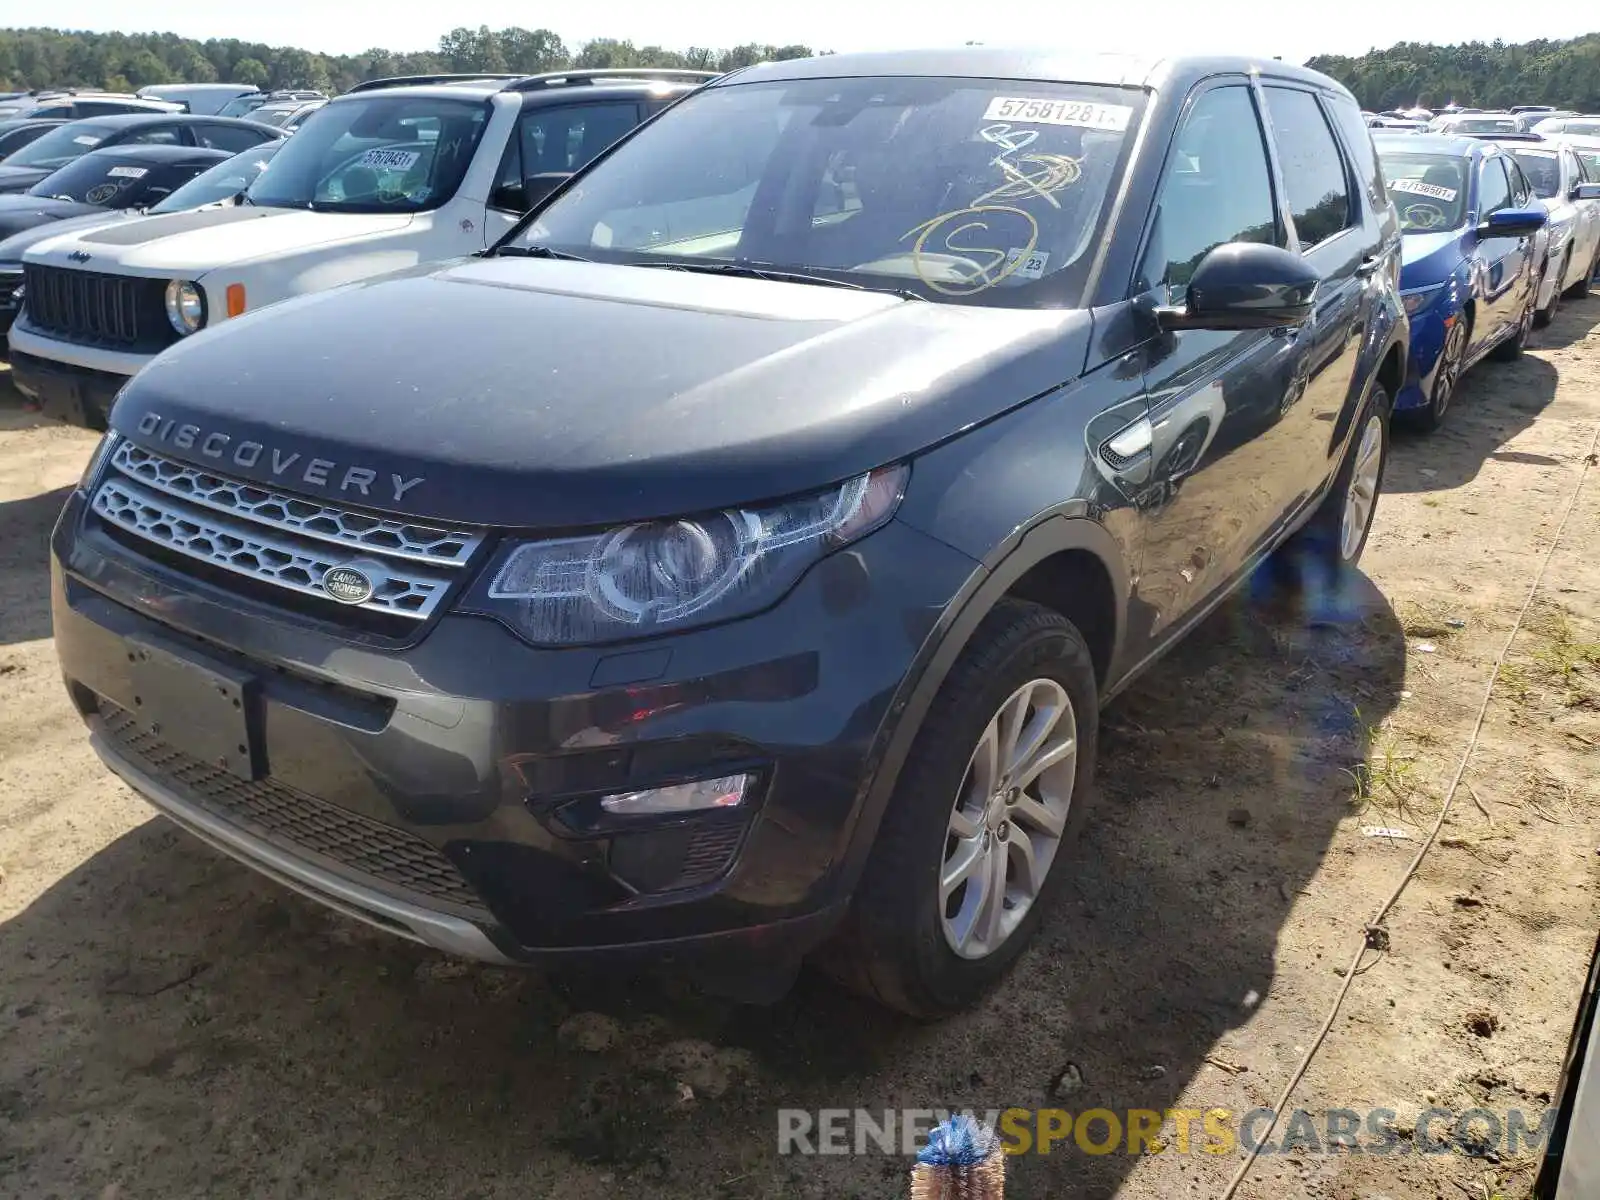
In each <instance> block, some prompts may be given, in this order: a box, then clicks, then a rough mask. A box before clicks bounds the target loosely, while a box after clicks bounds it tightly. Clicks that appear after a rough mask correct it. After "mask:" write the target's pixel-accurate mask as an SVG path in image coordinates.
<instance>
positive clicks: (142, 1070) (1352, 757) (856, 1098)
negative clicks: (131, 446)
mask: <svg viewBox="0 0 1600 1200" xmlns="http://www.w3.org/2000/svg"><path fill="white" fill-rule="evenodd" d="M17 515H18V514H13V515H12V516H13V519H15V518H16V517H17ZM21 515H22V516H23V517H25V518H26V523H27V525H28V528H30V529H32V530H34V531H35V533H37V532H39V531H40V530H42V529H43V528H44V526H45V524H46V521H45V517H44V515H43V509H42V507H41V508H40V510H39V511H38V512H31V513H29V514H21ZM1356 589H1357V591H1356V594H1355V595H1354V596H1352V597H1351V598H1350V599H1351V600H1352V602H1353V603H1352V606H1351V608H1350V611H1349V612H1348V615H1347V619H1346V620H1344V621H1343V622H1342V623H1340V624H1337V625H1334V626H1332V627H1326V628H1307V627H1305V626H1303V625H1301V624H1299V623H1295V622H1286V621H1284V620H1282V619H1281V618H1279V619H1276V620H1269V619H1267V616H1266V614H1264V613H1263V612H1262V611H1261V610H1259V609H1257V608H1255V607H1252V605H1251V604H1250V602H1248V601H1247V600H1240V601H1238V602H1236V603H1235V604H1234V605H1233V606H1232V607H1230V608H1228V609H1226V610H1225V611H1223V612H1220V613H1218V614H1216V615H1214V616H1213V617H1212V618H1211V619H1210V620H1208V621H1207V622H1206V623H1205V624H1204V625H1203V626H1202V627H1201V628H1200V629H1199V630H1198V631H1197V632H1196V634H1195V635H1193V636H1192V637H1190V638H1189V639H1188V640H1187V642H1186V643H1185V644H1184V645H1183V646H1182V647H1181V648H1180V649H1179V650H1178V651H1177V652H1176V653H1175V654H1174V655H1173V657H1171V658H1170V659H1168V660H1167V661H1166V662H1164V663H1163V664H1161V665H1160V666H1158V667H1157V668H1156V669H1155V670H1154V671H1153V672H1152V673H1151V674H1150V675H1149V676H1147V677H1146V678H1145V679H1144V681H1142V682H1141V683H1140V684H1138V685H1136V686H1135V687H1134V688H1133V689H1132V690H1131V691H1130V692H1129V693H1128V694H1127V695H1125V696H1124V697H1123V698H1121V699H1120V700H1119V701H1118V702H1117V703H1116V704H1115V705H1113V706H1112V708H1111V710H1109V711H1108V713H1107V715H1106V732H1105V736H1104V749H1103V756H1102V762H1101V768H1100V778H1101V780H1102V781H1103V787H1102V794H1101V796H1100V797H1099V799H1098V808H1097V814H1096V816H1095V818H1094V819H1093V820H1092V821H1091V822H1090V826H1089V832H1088V834H1087V835H1086V839H1085V842H1084V844H1083V845H1081V846H1080V847H1079V848H1078V850H1077V851H1076V852H1075V853H1074V855H1073V858H1072V859H1071V861H1070V863H1068V864H1065V868H1066V869H1070V870H1072V871H1073V872H1074V879H1073V881H1072V886H1071V888H1070V889H1068V890H1067V891H1066V893H1065V895H1064V899H1063V903H1062V904H1061V906H1060V908H1059V909H1058V910H1057V911H1055V912H1054V913H1052V914H1051V916H1050V917H1049V918H1048V919H1047V921H1046V922H1045V924H1044V926H1043V928H1042V930H1041V934H1040V937H1039V941H1038V943H1037V946H1036V948H1035V949H1034V950H1033V951H1032V952H1031V953H1030V954H1029V955H1028V956H1027V957H1026V958H1025V959H1024V960H1023V961H1022V963H1021V965H1020V967H1019V969H1018V970H1017V971H1016V972H1015V974H1014V975H1013V976H1012V977H1011V978H1010V979H1009V980H1008V981H1007V982H1006V984H1005V985H1004V986H1003V987H1002V988H1001V989H1000V990H999V991H998V992H996V993H995V994H994V995H993V996H992V997H991V998H990V999H989V1000H988V1001H987V1002H986V1003H985V1004H984V1005H983V1006H982V1007H981V1008H979V1009H978V1010H977V1011H974V1012H972V1013H969V1014H966V1015H963V1016H961V1017H959V1018H956V1019H953V1020H950V1021H947V1022H945V1023H943V1024H940V1025H936V1026H928V1025H917V1024H913V1023H909V1022H906V1021H903V1020H900V1019H897V1018H895V1017H893V1016H890V1015H889V1014H887V1013H885V1012H882V1011H880V1010H878V1009H876V1008H874V1007H872V1006H871V1005H870V1004H867V1003H865V1002H863V1001H860V1000H857V999H856V998H854V997H852V996H850V995H847V994H844V993H842V992H840V991H838V990H836V989H835V988H834V987H833V986H832V985H831V984H830V983H828V982H826V981H824V980H822V979H820V978H818V977H816V976H813V975H809V974H808V975H807V976H805V977H804V978H803V979H802V981H801V983H800V985H799V986H798V988H797V989H796V991H795V992H794V993H793V994H792V995H791V996H789V997H788V998H787V999H786V1000H785V1001H783V1002H782V1003H780V1004H779V1005H777V1006H776V1007H774V1008H770V1009H752V1008H741V1007H738V1006H735V1005H731V1004H728V1003H724V1002H721V1001H717V1000H713V999H708V998H706V997H703V996H700V995H697V994H695V993H693V992H692V991H690V990H689V989H687V988H686V987H684V986H683V985H681V984H677V983H674V982H672V981H659V980H658V981H651V980H640V981H630V982H628V983H626V984H624V983H621V982H619V981H617V980H615V979H598V978H582V977H572V976H567V977H561V978H556V977H548V976H544V975H539V974H521V973H515V972H504V971H497V970H492V969H485V968H481V967H477V966H471V965H465V964H456V963H453V962H449V961H446V960H444V959H441V958H439V957H437V956H435V955H433V954H431V953H430V952H426V951H423V950H421V949H418V948H415V947H413V946H411V945H409V944H407V943H403V942H399V941H396V940H393V939H389V938H386V937H384V936H383V935H379V934H376V933H371V932H369V931H367V930H366V929H365V927H363V926H359V925H354V924H352V923H350V922H347V921H345V920H344V919H343V918H340V917H336V916H333V915H331V914H328V913H326V912H324V911H323V910H321V909H320V908H318V907H316V906H314V905H312V904H310V903H309V902H306V901H302V900H301V899H300V898H299V897H297V896H294V895H291V894H288V893H285V892H283V891H281V890H280V889H278V888H276V887H275V886H273V885H272V884H270V883H267V882H265V881H262V880H260V879H258V878H257V877H256V876H254V875H253V874H252V873H250V872H249V871H247V870H245V869H244V868H242V867H240V866H237V865H236V864H234V863H233V862H231V861H230V860H227V859H224V858H221V857H219V856H217V855H215V854H213V853H212V852H211V851H209V850H208V849H206V848H204V847H202V846H201V845H199V844H198V843H196V842H195V841H193V840H192V839H190V838H188V837H187V836H186V835H184V834H181V833H180V832H179V831H177V830H176V829H175V828H174V827H172V826H170V825H169V824H167V823H165V822H164V821H160V820H152V821H150V822H148V823H146V824H144V825H142V826H140V827H139V828H137V829H135V830H133V831H132V832H130V833H128V834H126V835H125V836H123V837H121V838H119V839H118V840H116V841H115V842H113V843H112V844H110V845H108V846H107V847H106V848H105V849H104V850H102V851H101V852H99V853H98V854H96V855H94V856H93V857H92V858H90V859H88V860H87V861H85V862H83V863H82V864H81V865H80V866H79V867H78V868H77V869H76V870H74V871H72V872H71V873H70V874H68V875H66V876H65V877H64V878H61V879H60V880H59V881H57V882H56V883H55V884H54V885H53V886H51V887H50V888H49V889H48V890H47V891H45V892H44V893H43V894H42V895H40V896H39V897H38V899H37V900H35V901H34V902H33V903H32V904H30V905H29V906H28V907H27V908H25V909H24V910H23V911H21V912H20V913H19V914H17V915H16V916H15V917H13V918H12V919H11V920H9V921H8V922H6V923H5V924H4V925H3V926H0V978H4V979H5V980H6V984H5V988H4V992H3V994H0V1044H4V1045H6V1046H7V1047H8V1050H7V1052H6V1054H5V1055H4V1056H0V1119H3V1120H4V1123H5V1128H6V1138H5V1139H4V1140H3V1141H0V1193H4V1194H11V1195H30V1196H32V1195H39V1196H42V1195H46V1194H50V1193H59V1194H62V1195H85V1194H95V1195H99V1194H102V1190H103V1189H105V1188H106V1187H108V1186H109V1185H111V1184H114V1183H117V1184H120V1185H121V1187H122V1189H123V1190H124V1192H125V1193H136V1194H140V1195H144V1194H149V1195H199V1194H209V1195H217V1194H236V1195H243V1194H251V1195H279V1194H281V1195H291V1194H314V1195H318V1196H325V1197H355V1196H369V1195H402V1194H403V1195H408V1196H414V1195H439V1196H450V1197H452V1200H465V1198H468V1197H483V1198H487V1197H499V1196H506V1197H510V1196H517V1197H523V1196H536V1197H544V1196H561V1197H566V1196H595V1197H602V1196H613V1195H615V1196H637V1195H651V1196H655V1197H663V1198H668V1200H672V1198H677V1197H684V1198H688V1197H693V1198H694V1200H715V1198H722V1197H726V1198H728V1200H733V1198H735V1197H737V1198H741V1200H742V1198H745V1197H773V1198H777V1197H786V1198H787V1197H819V1198H822V1197H826V1198H827V1200H837V1198H840V1197H846V1196H857V1197H884V1198H895V1197H900V1196H902V1195H903V1194H904V1188H905V1184H904V1178H905V1176H904V1173H905V1170H906V1167H907V1160H905V1159H904V1158H902V1157H898V1156H885V1155H874V1156H870V1157H867V1158H865V1159H860V1158H848V1157H843V1158H840V1157H817V1158H805V1159H801V1158H796V1157H787V1158H784V1157H780V1156H779V1155H778V1154H777V1129H778V1116H777V1113H778V1110H779V1109H780V1108H801V1109H818V1108H850V1107H856V1106H861V1107H865V1108H869V1109H873V1110H882V1109H884V1108H891V1107H895V1108H898V1107H914V1108H927V1107H933V1106H939V1105H946V1106H960V1107H965V1106H970V1107H972V1108H974V1109H978V1110H985V1109H989V1108H1004V1107H1008V1106H1013V1105H1015V1106H1023V1107H1029V1108H1033V1107H1044V1106H1060V1107H1066V1108H1070V1109H1072V1110H1074V1111H1082V1110H1083V1109H1086V1108H1089V1107H1103V1108H1108V1109H1111V1110H1119V1109H1120V1110H1126V1109H1128V1108H1133V1107H1137V1108H1150V1109H1164V1108H1166V1107H1168V1106H1170V1105H1171V1104H1172V1103H1173V1102H1174V1100H1175V1099H1176V1097H1177V1096H1178V1095H1179V1093H1180V1092H1181V1091H1182V1089H1183V1088H1184V1087H1185V1086H1186V1085H1187V1084H1188V1083H1190V1081H1191V1080H1193V1079H1194V1078H1195V1077H1196V1074H1197V1072H1198V1071H1200V1070H1201V1068H1202V1064H1203V1063H1204V1061H1205V1058H1206V1055H1207V1054H1208V1053H1209V1052H1211V1051H1212V1049H1213V1048H1214V1046H1215V1045H1216V1043H1217V1040H1218V1038H1219V1037H1221V1036H1222V1035H1224V1034H1225V1033H1227V1032H1229V1031H1230V1030H1233V1029H1235V1028H1236V1027H1238V1026H1239V1025H1241V1024H1242V1023H1243V1022H1245V1021H1246V1020H1247V1019H1248V1017H1249V1016H1250V1015H1251V1013H1252V1011H1253V1008H1252V1006H1253V1005H1254V1004H1255V1003H1256V1002H1257V1001H1256V998H1258V997H1263V996H1266V995H1267V994H1268V992H1269V990H1270V989H1271V988H1272V985H1273V963H1274V953H1275V950H1276V947H1277V943H1278V939H1279V936H1280V931H1281V929H1282V927H1283V924H1284V922H1285V920H1286V919H1287V917H1288V914H1289V910H1290V906H1291V903H1292V902H1293V900H1294V898H1295V894H1296V892H1297V890H1298V889H1299V888H1301V887H1302V886H1304V885H1305V884H1306V882H1307V881H1308V880H1309V879H1310V878H1311V877H1312V875H1313V874H1314V873H1315V872H1316V870H1317V869H1318V867H1319V865H1320V864H1321V862H1322V860H1323V857H1324V855H1325V853H1326V851H1327V847H1328V845H1329V842H1330V839H1331V837H1332V835H1333V831H1334V827H1335V824H1336V823H1337V822H1338V821H1339V820H1340V819H1341V818H1342V817H1343V816H1345V815H1346V814H1347V813H1348V811H1349V807H1348V806H1349V796H1350V787H1349V778H1348V776H1347V775H1345V774H1344V769H1345V768H1350V767H1352V766H1354V765H1355V764H1356V763H1357V762H1359V761H1360V760H1361V759H1362V757H1363V755H1364V752H1365V744H1364V738H1365V726H1366V724H1368V723H1376V722H1378V721H1380V720H1381V719H1382V718H1383V717H1384V716H1385V715H1386V714H1387V713H1388V712H1389V711H1390V710H1391V709H1392V708H1393V707H1394V705H1395V704H1396V703H1397V699H1398V695H1399V689H1400V687H1401V680H1402V677H1403V667H1404V652H1405V643H1404V637H1403V635H1402V633H1401V630H1400V628H1399V625H1398V623H1397V621H1396V619H1395V617H1394V614H1393V613H1392V612H1391V611H1390V609H1389V608H1388V606H1387V604H1386V603H1385V602H1384V601H1383V599H1382V597H1381V596H1379V595H1378V593H1377V592H1376V590H1375V589H1373V588H1372V587H1371V585H1370V584H1368V583H1367V582H1366V581H1365V580H1364V579H1361V580H1359V581H1358V582H1357V584H1356ZM42 619H43V618H42V616H40V617H37V618H36V620H42ZM1358 713H1359V716H1358V715H1357V714H1358ZM1058 869H1062V868H1059V867H1058ZM579 1013H585V1014H588V1015H586V1016H582V1017H579V1018H577V1019H576V1020H574V1014H579ZM1133 1161H1134V1160H1132V1159H1129V1158H1128V1157H1126V1156H1123V1155H1112V1156H1107V1157H1100V1158H1088V1157H1086V1156H1084V1155H1081V1154H1076V1153H1062V1154H1058V1155H1055V1156H1052V1157H1035V1156H1030V1157H1028V1158H1026V1159H1021V1160H1016V1161H1015V1162H1014V1163H1013V1168H1012V1183H1011V1185H1010V1188H1009V1189H1008V1195H1010V1196H1011V1197H1013V1200H1037V1198H1043V1197H1045V1196H1049V1197H1052V1198H1053V1200H1066V1198H1068V1197H1086V1198H1098V1197H1108V1196H1110V1195H1112V1194H1113V1192H1114V1191H1115V1190H1116V1188H1117V1187H1118V1185H1119V1183H1120V1182H1121V1180H1122V1179H1123V1178H1124V1176H1125V1174H1126V1172H1127V1171H1128V1169H1129V1167H1130V1164H1131V1163H1132V1162H1133Z"/></svg>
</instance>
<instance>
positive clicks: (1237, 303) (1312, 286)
mask: <svg viewBox="0 0 1600 1200" xmlns="http://www.w3.org/2000/svg"><path fill="white" fill-rule="evenodd" d="M1321 281H1322V277H1321V276H1320V275H1318V274H1317V272H1316V271H1315V270H1314V269H1312V267H1311V264H1309V263H1308V262H1306V260H1305V259H1303V258H1301V257H1300V256H1299V255H1298V254H1291V253H1290V252H1289V251H1287V250H1283V249H1280V248H1279V247H1277V246H1264V245H1262V244H1260V243H1259V242H1230V243H1228V244H1226V245H1222V246H1218V247H1216V248H1215V249H1214V250H1212V251H1210V252H1209V253H1208V254H1207V255H1206V256H1205V257H1204V258H1202V259H1201V260H1200V265H1199V266H1197V267H1196V268H1195V270H1194V275H1193V276H1191V277H1190V279H1189V297H1188V302H1187V303H1186V304H1184V306H1183V307H1182V308H1177V307H1161V308H1157V309H1156V310H1155V318H1156V322H1157V324H1159V325H1160V326H1161V328H1162V329H1165V330H1169V331H1176V330H1180V329H1216V330H1228V331H1239V330H1245V329H1277V328H1280V327H1282V326H1285V325H1304V324H1305V323H1306V321H1308V320H1310V318H1311V313H1312V309H1313V306H1314V304H1315V299H1316V292H1317V284H1318V283H1320V282H1321Z"/></svg>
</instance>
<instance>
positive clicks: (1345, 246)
mask: <svg viewBox="0 0 1600 1200" xmlns="http://www.w3.org/2000/svg"><path fill="white" fill-rule="evenodd" d="M1262 92H1263V93H1264V94H1265V96H1266V101H1267V116H1268V118H1269V119H1270V122H1271V127H1272V135H1273V142H1274V145H1275V146H1276V149H1277V158H1278V166H1279V170H1280V171H1281V173H1282V176H1283V188H1284V195H1285V197H1286V199H1287V200H1288V205H1289V218H1290V222H1291V226H1292V228H1293V231H1294V233H1295V236H1296V239H1297V241H1298V244H1299V248H1300V252H1301V253H1302V254H1303V255H1305V257H1306V260H1307V261H1308V262H1309V263H1310V264H1311V265H1312V266H1313V267H1314V268H1316V271H1317V273H1318V274H1319V275H1321V276H1322V282H1321V283H1320V284H1319V285H1318V286H1317V304H1316V313H1315V315H1314V316H1313V317H1312V319H1311V322H1310V324H1309V325H1308V326H1307V327H1306V329H1304V330H1303V331H1302V332H1301V334H1300V337H1301V340H1302V341H1304V342H1305V343H1306V351H1307V353H1308V354H1309V356H1310V361H1309V363H1308V364H1307V371H1308V375H1307V379H1306V391H1305V397H1304V399H1303V400H1302V401H1301V402H1300V403H1299V404H1298V405H1297V406H1296V407H1295V408H1294V409H1293V410H1292V411H1290V412H1288V413H1286V414H1285V419H1286V420H1287V421H1289V422H1290V423H1291V424H1292V426H1293V428H1294V429H1295V430H1296V431H1297V436H1299V437H1303V438H1304V439H1305V442H1304V444H1305V446H1306V447H1307V448H1308V449H1309V448H1310V447H1312V446H1316V445H1320V446H1321V447H1323V448H1324V449H1325V450H1327V451H1328V452H1329V454H1331V453H1332V452H1333V450H1334V448H1335V438H1334V436H1333V435H1334V433H1335V431H1336V430H1337V429H1340V428H1342V426H1341V425H1340V422H1339V416H1340V414H1341V413H1342V412H1343V411H1344V410H1345V409H1346V407H1347V406H1348V404H1349V400H1350V392H1351V389H1352V387H1353V386H1354V385H1355V372H1356V363H1357V360H1358V359H1359V358H1360V352H1361V339H1362V336H1363V334H1364V333H1365V331H1366V315H1367V312H1366V310H1367V301H1368V298H1369V295H1370V293H1369V290H1368V284H1369V282H1370V279H1371V276H1372V274H1373V273H1374V272H1375V271H1376V270H1377V269H1378V267H1379V266H1380V265H1381V262H1382V260H1381V258H1380V252H1381V250H1382V247H1381V245H1380V244H1379V239H1378V237H1377V234H1376V225H1375V223H1371V224H1369V222H1368V220H1367V213H1366V210H1365V208H1364V206H1363V203H1362V190H1361V189H1360V188H1359V187H1357V186H1356V184H1355V180H1356V172H1355V170H1354V167H1353V164H1352V163H1351V162H1350V160H1349V158H1348V156H1347V154H1346V152H1345V149H1344V147H1343V146H1342V144H1341V143H1340V141H1339V139H1338V138H1337V137H1336V136H1335V134H1334V131H1333V127H1332V125H1331V123H1330V122H1329V119H1328V113H1327V111H1326V110H1325V108H1324V106H1323V102H1322V99H1321V98H1320V97H1319V96H1318V95H1316V94H1315V93H1314V92H1311V91H1308V90H1305V89H1303V88H1300V87H1298V86H1296V85H1294V84H1288V83H1279V82H1276V81H1273V82H1268V83H1266V84H1265V85H1264V86H1263V88H1262ZM1322 465H1323V467H1324V468H1325V469H1324V470H1322V471H1308V472H1306V473H1305V474H1304V475H1303V476H1302V477H1301V479H1300V486H1299V488H1298V489H1297V492H1296V495H1295V497H1294V500H1295V501H1296V502H1299V501H1304V500H1307V499H1309V498H1310V497H1311V496H1312V494H1313V493H1314V492H1315V491H1316V490H1317V489H1318V488H1319V487H1320V486H1321V484H1322V483H1323V481H1324V480H1325V479H1326V477H1327V474H1328V470H1327V469H1326V468H1328V467H1329V466H1330V464H1329V463H1328V461H1327V459H1326V458H1325V459H1324V460H1323V463H1322Z"/></svg>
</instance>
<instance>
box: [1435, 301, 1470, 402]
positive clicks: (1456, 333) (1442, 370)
mask: <svg viewBox="0 0 1600 1200" xmlns="http://www.w3.org/2000/svg"><path fill="white" fill-rule="evenodd" d="M1466 354H1467V319H1466V317H1465V316H1464V315H1462V314H1459V313H1458V314H1457V315H1456V319H1455V321H1454V322H1453V323H1452V324H1451V326H1450V332H1449V333H1447V334H1445V335H1444V349H1443V350H1441V351H1440V353H1439V373H1438V375H1437V376H1435V378H1434V381H1433V415H1434V419H1435V420H1436V421H1437V420H1439V419H1440V418H1442V417H1443V416H1444V413H1445V409H1447V408H1449V407H1450V401H1451V400H1453V399H1455V394H1456V384H1458V383H1460V382H1461V362H1462V360H1463V359H1464V358H1465V357H1466Z"/></svg>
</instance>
